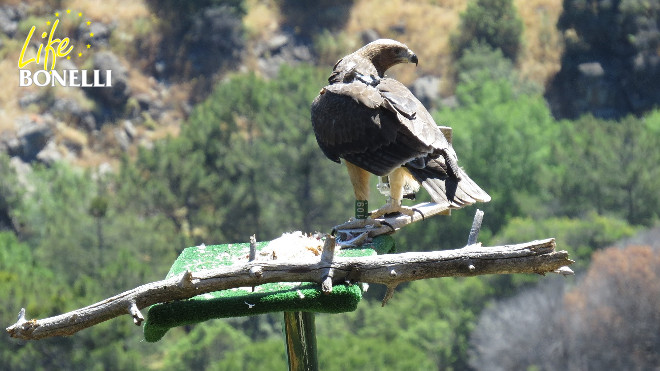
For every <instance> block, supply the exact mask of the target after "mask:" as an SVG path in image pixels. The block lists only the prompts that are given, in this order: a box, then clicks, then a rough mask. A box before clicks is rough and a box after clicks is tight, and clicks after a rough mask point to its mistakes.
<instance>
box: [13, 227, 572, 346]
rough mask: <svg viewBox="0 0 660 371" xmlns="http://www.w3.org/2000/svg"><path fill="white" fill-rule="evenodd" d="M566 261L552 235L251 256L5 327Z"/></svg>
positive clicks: (52, 328)
mask: <svg viewBox="0 0 660 371" xmlns="http://www.w3.org/2000/svg"><path fill="white" fill-rule="evenodd" d="M329 239H330V238H329ZM328 248H330V247H328ZM324 255H325V254H324ZM571 263H572V261H571V260H570V259H569V258H568V253H567V252H566V251H555V240H554V239H546V240H539V241H532V242H527V243H521V244H516V245H505V246H494V247H482V246H480V245H479V244H475V245H471V246H466V247H464V248H462V249H457V250H445V251H434V252H421V253H413V252H409V253H402V254H385V255H377V256H368V257H350V258H349V257H337V256H333V257H332V258H331V259H330V258H329V257H328V256H327V255H326V258H325V259H318V258H317V259H315V260H306V261H295V262H286V261H253V262H247V263H245V264H236V265H232V266H224V267H220V268H217V269H213V270H206V271H198V272H186V273H183V274H181V275H178V276H175V277H171V278H169V279H166V280H162V281H157V282H152V283H148V284H145V285H142V286H139V287H137V288H135V289H132V290H129V291H126V292H123V293H121V294H119V295H116V296H113V297H111V298H108V299H105V300H103V301H101V302H98V303H96V304H92V305H90V306H88V307H85V308H81V309H77V310H74V311H71V312H68V313H64V314H61V315H59V316H55V317H50V318H45V319H40V320H36V319H32V320H26V319H25V316H24V311H23V310H22V311H21V314H22V315H21V316H19V319H18V321H17V322H16V323H15V324H14V325H12V326H9V327H8V328H7V332H8V333H9V335H10V336H12V337H15V338H20V339H25V340H36V339H42V338H46V337H52V336H62V335H71V334H74V333H76V332H78V331H80V330H82V329H85V328H87V327H90V326H93V325H95V324H98V323H100V322H104V321H107V320H109V319H111V318H114V317H118V316H121V315H124V314H130V315H131V316H132V317H133V319H134V321H135V322H136V324H139V323H141V322H142V315H141V314H140V309H142V308H145V307H148V306H151V305H153V304H156V303H163V302H169V301H174V300H181V299H187V298H191V297H193V296H196V295H200V294H204V293H207V292H213V291H218V290H226V289H230V288H234V287H244V286H256V285H261V284H264V283H269V282H317V283H320V284H321V283H324V282H325V287H326V289H331V286H330V285H329V282H328V277H331V282H335V283H343V282H346V281H350V282H366V283H379V284H384V285H386V286H387V287H389V288H392V290H390V291H392V292H389V291H388V296H387V297H386V299H389V298H391V296H392V294H393V289H394V288H395V287H396V286H397V285H398V284H400V283H401V282H407V281H414V280H420V279H426V278H436V277H450V276H476V275H483V274H510V273H538V274H545V273H548V272H555V271H557V272H558V273H562V274H564V273H566V272H567V271H566V269H568V268H567V267H566V266H567V265H569V264H571ZM560 269H561V270H560ZM569 270H570V269H569ZM329 272H331V274H329Z"/></svg>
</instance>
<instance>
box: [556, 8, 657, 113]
mask: <svg viewBox="0 0 660 371" xmlns="http://www.w3.org/2000/svg"><path fill="white" fill-rule="evenodd" d="M624 3H625V2H624V1H622V2H618V1H617V2H605V1H603V2H597V3H595V4H594V6H593V7H591V6H589V7H584V6H583V5H582V4H583V2H580V1H577V0H566V1H564V12H563V13H562V15H561V17H560V18H559V22H558V28H559V29H560V30H562V31H564V35H565V40H566V48H565V51H564V55H563V57H562V66H561V70H560V71H559V73H558V74H557V75H556V76H555V77H554V79H553V80H552V81H551V82H550V84H549V85H548V89H547V91H546V98H547V100H548V102H549V104H550V107H551V109H552V112H553V114H554V115H555V117H557V118H571V119H572V118H577V117H578V116H580V115H583V114H586V113H590V114H592V115H594V116H596V117H600V118H606V119H616V118H619V117H622V116H625V115H627V114H642V113H644V112H645V111H647V110H650V109H653V108H654V107H657V106H659V105H660V83H658V81H660V53H658V50H660V3H658V2H652V3H648V4H647V5H648V6H645V7H636V6H630V4H628V5H626V4H624Z"/></svg>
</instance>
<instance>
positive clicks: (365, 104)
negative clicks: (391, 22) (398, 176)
mask: <svg viewBox="0 0 660 371" xmlns="http://www.w3.org/2000/svg"><path fill="white" fill-rule="evenodd" d="M383 80H384V79H383ZM381 81H382V80H381ZM379 86H380V84H379V85H378V87H379ZM378 87H373V86H371V85H367V84H364V83H362V82H360V81H355V82H351V83H337V84H332V85H328V86H326V87H325V88H323V90H322V92H321V94H319V96H318V97H316V99H315V100H314V102H313V103H312V125H313V127H314V133H315V134H316V139H317V141H318V143H319V146H320V147H321V149H322V150H323V153H325V155H326V156H327V157H328V158H330V159H331V160H333V161H336V162H339V159H340V158H344V159H346V160H347V161H349V162H351V163H353V164H355V165H357V166H359V167H361V168H363V169H365V170H367V171H369V172H371V173H373V174H376V175H387V174H389V173H390V172H391V171H392V170H394V169H396V168H397V167H400V166H401V165H403V164H405V163H406V162H408V161H410V160H413V159H415V158H418V157H424V156H426V155H428V154H430V153H432V152H433V148H432V147H431V146H430V145H429V144H427V143H425V142H424V141H422V140H420V138H418V137H417V135H415V133H413V132H411V131H410V130H409V128H408V126H410V125H406V124H402V119H403V120H405V121H409V119H407V118H405V116H404V115H412V116H413V117H414V114H415V112H412V111H411V110H409V108H410V107H409V106H410V104H409V103H410V102H403V101H399V102H393V101H391V100H390V99H389V98H387V97H386V96H384V95H383V92H381V91H380V90H379V89H378ZM388 94H390V95H392V96H394V94H395V93H394V92H388ZM406 105H408V107H407V106H406ZM397 107H398V108H397ZM399 109H400V110H401V111H403V112H404V113H401V112H400V111H399ZM413 120H414V118H413ZM407 124H409V123H407Z"/></svg>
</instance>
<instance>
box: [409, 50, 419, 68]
mask: <svg viewBox="0 0 660 371" xmlns="http://www.w3.org/2000/svg"><path fill="white" fill-rule="evenodd" d="M417 62H418V60H417V54H415V53H413V54H412V55H411V56H410V63H414V64H415V66H416V65H417Z"/></svg>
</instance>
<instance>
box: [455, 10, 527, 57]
mask: <svg viewBox="0 0 660 371" xmlns="http://www.w3.org/2000/svg"><path fill="white" fill-rule="evenodd" d="M522 33H523V23H522V20H521V19H520V17H519V16H518V12H517V10H516V8H515V6H514V5H513V1H512V0H475V1H471V2H470V3H468V7H467V9H466V10H465V12H464V13H462V14H461V23H460V25H459V27H458V30H457V31H456V32H455V33H454V34H452V36H451V46H452V50H453V53H454V59H456V60H458V59H460V58H461V57H462V56H463V53H464V51H465V50H466V49H468V48H470V47H471V46H472V45H473V44H474V43H475V42H476V43H483V44H487V45H490V46H491V47H492V48H493V49H501V50H502V52H503V53H504V56H505V57H506V58H508V59H510V60H512V61H514V62H515V61H516V59H517V58H518V53H519V51H520V45H521V36H522Z"/></svg>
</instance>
